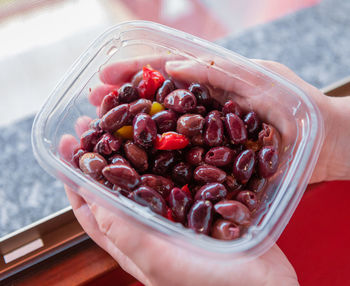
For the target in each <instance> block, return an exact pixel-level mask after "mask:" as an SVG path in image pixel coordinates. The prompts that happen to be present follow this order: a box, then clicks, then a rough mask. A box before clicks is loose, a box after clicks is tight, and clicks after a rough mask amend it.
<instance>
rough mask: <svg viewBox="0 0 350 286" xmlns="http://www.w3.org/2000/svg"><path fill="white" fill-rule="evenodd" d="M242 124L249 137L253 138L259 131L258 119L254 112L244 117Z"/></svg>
mask: <svg viewBox="0 0 350 286" xmlns="http://www.w3.org/2000/svg"><path fill="white" fill-rule="evenodd" d="M243 122H244V124H245V126H246V128H247V131H248V134H249V135H250V137H253V138H255V137H256V135H258V132H259V129H260V119H259V116H258V115H257V114H256V112H254V111H251V112H249V113H247V114H246V115H245V116H244V119H243Z"/></svg>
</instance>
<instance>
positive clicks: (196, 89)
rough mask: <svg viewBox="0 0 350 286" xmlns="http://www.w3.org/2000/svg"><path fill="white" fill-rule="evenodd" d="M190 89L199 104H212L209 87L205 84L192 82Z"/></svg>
mask: <svg viewBox="0 0 350 286" xmlns="http://www.w3.org/2000/svg"><path fill="white" fill-rule="evenodd" d="M188 90H189V91H190V92H192V93H193V94H194V96H195V97H196V98H197V103H198V105H203V106H210V104H211V103H212V99H211V96H210V92H209V89H208V88H207V87H206V86H205V85H204V84H200V83H192V84H191V85H190V86H189V88H188Z"/></svg>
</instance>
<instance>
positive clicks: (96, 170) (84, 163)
mask: <svg viewBox="0 0 350 286" xmlns="http://www.w3.org/2000/svg"><path fill="white" fill-rule="evenodd" d="M106 166H107V161H106V159H105V158H104V157H102V156H101V155H100V154H97V153H85V154H83V155H82V156H81V157H80V159H79V167H80V169H81V170H82V171H83V172H84V173H85V174H87V175H89V176H90V177H92V178H94V179H96V180H99V179H101V178H102V169H103V168H104V167H106Z"/></svg>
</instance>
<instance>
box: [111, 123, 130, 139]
mask: <svg viewBox="0 0 350 286" xmlns="http://www.w3.org/2000/svg"><path fill="white" fill-rule="evenodd" d="M133 132H134V128H133V127H132V126H131V125H125V126H123V127H122V128H119V129H118V130H117V131H116V132H115V133H114V135H116V136H120V137H122V138H123V139H129V140H132V139H133V137H134V136H133Z"/></svg>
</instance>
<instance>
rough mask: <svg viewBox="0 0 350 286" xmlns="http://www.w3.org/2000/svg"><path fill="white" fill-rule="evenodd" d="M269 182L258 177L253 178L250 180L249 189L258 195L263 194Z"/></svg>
mask: <svg viewBox="0 0 350 286" xmlns="http://www.w3.org/2000/svg"><path fill="white" fill-rule="evenodd" d="M266 183H267V180H266V179H265V178H262V177H258V176H252V177H251V178H250V180H249V182H248V183H247V187H246V188H247V189H248V190H250V191H252V192H254V193H256V194H258V193H261V192H262V191H263V190H264V188H265V186H266Z"/></svg>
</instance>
